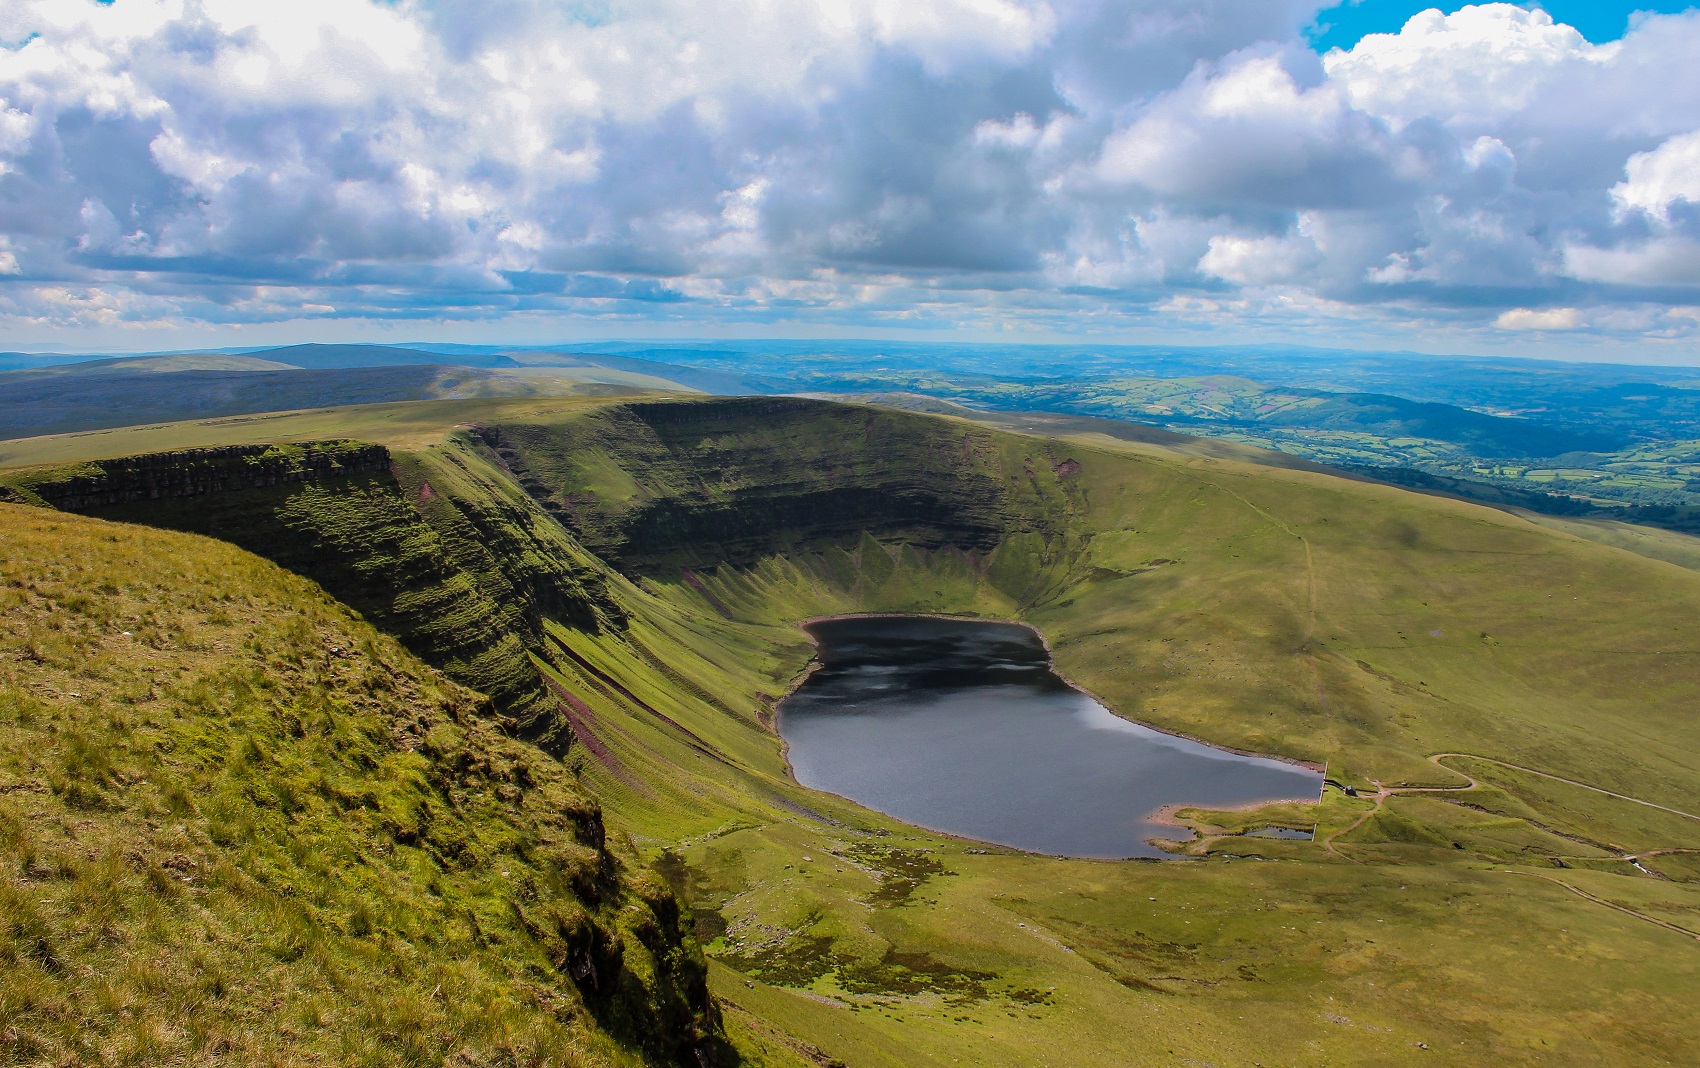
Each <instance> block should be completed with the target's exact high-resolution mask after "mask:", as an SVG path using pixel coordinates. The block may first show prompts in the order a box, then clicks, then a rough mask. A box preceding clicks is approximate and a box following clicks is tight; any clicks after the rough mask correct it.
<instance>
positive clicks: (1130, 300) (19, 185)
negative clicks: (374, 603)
mask: <svg viewBox="0 0 1700 1068" xmlns="http://www.w3.org/2000/svg"><path fill="white" fill-rule="evenodd" d="M1696 55H1700V11H1695V10H1691V9H1689V8H1687V6H1686V5H1681V4H1669V3H1665V4H1659V3H1641V4H1619V3H1610V2H1599V0H1547V2H1546V3H1545V4H1544V9H1543V7H1537V6H1535V5H1532V4H1531V5H1525V6H1517V5H1512V4H1504V3H1493V4H1482V5H1473V6H1457V5H1448V6H1444V7H1440V8H1424V7H1423V6H1422V5H1421V4H1417V3H1397V2H1392V0H1362V2H1360V3H1356V4H1352V3H1346V4H1339V5H1331V4H1328V3H1326V2H1323V0H716V2H715V3H712V4H704V3H701V2H700V0H392V2H375V0H291V2H290V3H287V4H276V3H256V2H254V0H111V2H106V3H99V2H95V0H0V348H49V347H57V348H64V349H77V348H83V349H105V350H111V351H116V350H144V349H151V350H161V349H167V348H171V347H191V346H202V347H204V346H212V345H221V344H229V345H238V344H241V345H258V344H265V343H270V342H294V341H309V340H319V341H346V340H407V341H429V340H443V341H485V342H491V343H515V344H518V343H540V342H547V341H555V340H572V339H590V338H599V337H684V336H693V337H759V336H785V337H817V336H818V337H832V336H843V337H893V338H896V337H905V338H930V339H935V340H939V339H949V338H958V339H965V340H992V339H996V340H1034V341H1047V340H1062V339H1070V340H1080V339H1098V340H1101V341H1102V342H1104V343H1115V342H1128V343H1151V342H1159V343H1189V344H1235V343H1242V342H1300V343H1306V344H1315V345H1331V346H1340V347H1352V348H1369V349H1415V350H1423V351H1432V352H1480V353H1488V354H1512V355H1541V356H1557V357H1567V358H1585V359H1610V360H1630V361H1634V362H1648V363H1653V362H1660V363H1685V364H1700V64H1697V63H1695V62H1694V59H1693V57H1694V56H1696Z"/></svg>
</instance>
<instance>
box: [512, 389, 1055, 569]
mask: <svg viewBox="0 0 1700 1068" xmlns="http://www.w3.org/2000/svg"><path fill="white" fill-rule="evenodd" d="M478 434H479V436H480V437H481V439H482V440H483V441H484V442H485V443H486V444H487V445H488V446H489V447H490V448H491V449H493V450H494V451H495V452H496V453H497V454H498V455H499V456H500V457H501V458H502V460H503V462H504V463H505V464H506V465H507V466H508V467H509V468H510V470H512V471H513V472H514V474H515V478H516V481H518V482H519V484H520V485H522V486H524V488H525V489H526V490H527V492H528V493H529V494H530V495H531V496H532V497H533V498H534V499H535V500H537V501H538V503H539V505H540V506H541V507H542V508H544V509H545V510H547V511H548V512H550V513H551V514H553V515H554V516H555V517H556V518H558V519H559V520H560V521H561V522H562V523H563V524H565V525H566V526H567V527H568V528H569V529H571V530H572V531H573V532H574V533H575V534H576V535H577V536H578V538H579V539H580V540H581V541H582V542H583V543H584V544H585V546H586V547H588V548H590V549H591V550H592V551H594V552H596V553H597V554H598V555H599V556H601V557H603V558H604V559H606V560H609V561H610V562H612V563H615V564H617V565H618V566H619V567H620V568H621V569H622V570H625V571H628V572H632V573H640V574H641V573H659V572H668V571H671V570H674V569H676V568H678V567H681V566H685V567H714V566H717V565H720V564H734V565H742V564H748V563H751V562H753V561H755V560H757V559H759V558H761V557H762V556H765V555H768V554H771V553H776V552H783V551H787V550H789V549H792V548H795V547H797V546H800V545H813V546H825V545H833V544H854V543H856V542H857V541H858V540H859V539H860V538H861V537H862V536H863V535H864V534H872V535H874V536H875V537H876V538H879V539H882V540H889V541H895V542H903V543H906V544H911V545H915V546H917V547H920V548H926V549H937V548H942V547H945V546H954V547H956V548H958V549H962V550H965V551H974V550H988V549H990V548H992V547H993V546H995V545H996V544H997V543H998V542H999V540H1000V539H1001V538H1003V537H1004V536H1005V535H1006V534H1007V533H1008V532H1009V531H1010V530H1011V529H1017V528H1019V527H1020V526H1021V523H1022V520H1021V519H1020V517H1019V516H1017V515H1015V514H1013V513H1012V511H1011V509H1010V507H1009V503H1010V502H1009V494H1008V492H1007V490H1006V488H1005V485H1004V483H1003V481H1002V478H1001V473H1000V469H999V467H998V464H997V463H996V449H995V448H994V447H993V445H992V444H991V435H989V434H988V433H986V432H985V431H982V430H979V429H978V428H971V427H958V426H956V425H953V424H949V423H945V422H943V421H940V420H936V419H923V418H918V417H915V416H911V415H906V414H904V413H898V412H890V411H884V410H878V409H872V408H861V407H852V406H848V405H842V404H832V403H828V402H824V401H812V400H803V399H798V398H790V397H739V398H731V399H724V400H718V399H717V400H704V401H685V402H656V403H640V404H627V405H618V406H611V407H609V408H605V409H598V410H596V411H594V412H591V413H588V414H587V415H586V416H584V417H583V418H581V419H579V420H576V421H575V422H573V423H572V424H569V425H566V426H561V425H548V426H528V425H504V426H500V427H482V428H479V430H478Z"/></svg>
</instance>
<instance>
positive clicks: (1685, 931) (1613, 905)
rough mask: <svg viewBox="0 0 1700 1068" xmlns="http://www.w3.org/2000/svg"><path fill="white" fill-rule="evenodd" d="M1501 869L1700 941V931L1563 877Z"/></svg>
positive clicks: (1506, 872)
mask: <svg viewBox="0 0 1700 1068" xmlns="http://www.w3.org/2000/svg"><path fill="white" fill-rule="evenodd" d="M1501 870H1502V872H1503V874H1505V875H1526V876H1528V877H1529V878H1531V879H1545V880H1546V881H1547V882H1549V883H1552V884H1553V885H1554V886H1562V887H1564V888H1565V889H1566V890H1568V891H1570V892H1571V893H1572V894H1575V895H1576V896H1577V897H1583V898H1587V899H1588V900H1589V901H1592V902H1593V903H1594V904H1596V905H1604V906H1605V907H1606V908H1608V909H1616V910H1617V911H1618V912H1621V913H1623V914H1625V915H1627V916H1633V917H1635V918H1636V919H1638V920H1646V921H1647V922H1648V923H1650V924H1653V925H1654V926H1657V927H1663V928H1664V929H1665V930H1667V931H1675V932H1676V933H1677V934H1679V935H1683V936H1685V937H1688V938H1692V939H1694V940H1695V941H1696V942H1700V932H1695V931H1690V930H1689V929H1688V928H1686V927H1678V926H1677V925H1676V924H1674V923H1666V922H1665V921H1664V920H1661V919H1658V918H1657V917H1655V916H1649V915H1647V914H1646V913H1645V912H1636V911H1635V910H1634V909H1632V908H1629V907H1627V906H1625V905H1619V904H1616V903H1615V902H1611V901H1607V900H1605V899H1604V898H1599V897H1595V896H1594V895H1593V894H1590V893H1588V891H1586V890H1582V889H1579V888H1577V887H1574V886H1571V885H1570V884H1569V883H1567V882H1565V881H1564V880H1562V879H1554V878H1553V877H1552V876H1550V875H1542V874H1540V873H1539V872H1533V871H1512V870H1511V869H1510V868H1504V869H1501Z"/></svg>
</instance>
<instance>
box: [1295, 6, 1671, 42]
mask: <svg viewBox="0 0 1700 1068" xmlns="http://www.w3.org/2000/svg"><path fill="white" fill-rule="evenodd" d="M1443 6H1445V5H1437V4H1425V3H1420V2H1416V0H1357V2H1356V3H1354V2H1352V0H1347V2H1346V3H1342V4H1338V5H1336V6H1334V7H1331V8H1328V9H1327V10H1325V11H1322V12H1321V13H1319V14H1318V15H1317V17H1316V21H1315V23H1313V24H1312V25H1311V26H1310V27H1307V28H1306V36H1307V37H1308V38H1309V39H1310V40H1311V41H1312V42H1313V43H1314V44H1315V45H1316V46H1317V47H1318V48H1319V49H1321V50H1323V51H1327V50H1328V49H1330V48H1351V47H1352V46H1353V45H1355V44H1357V43H1358V39H1359V38H1360V37H1362V36H1364V34H1366V33H1398V32H1399V29H1400V27H1402V26H1404V25H1405V20H1406V19H1409V18H1410V17H1411V16H1412V15H1415V14H1416V13H1417V12H1419V11H1423V10H1426V9H1428V8H1431V7H1443ZM1523 6H1525V7H1539V8H1541V9H1542V10H1544V11H1546V12H1547V14H1549V15H1551V16H1552V17H1553V18H1554V19H1555V20H1557V21H1559V22H1564V23H1568V24H1569V25H1571V26H1574V27H1576V29H1577V30H1578V31H1580V32H1581V34H1582V36H1583V37H1586V38H1587V39H1588V40H1589V41H1591V42H1593V43H1594V44H1604V43H1605V42H1607V41H1615V40H1617V39H1618V38H1620V37H1622V36H1623V34H1624V31H1625V30H1627V29H1628V28H1629V19H1630V16H1632V15H1633V14H1635V13H1636V12H1638V11H1650V12H1665V13H1674V12H1681V11H1686V10H1688V9H1689V8H1690V7H1692V6H1693V5H1692V4H1689V3H1685V2H1682V0H1677V2H1671V0H1664V2H1660V0H1642V2H1631V3H1620V2H1618V0H1541V2H1540V3H1538V4H1524V5H1523Z"/></svg>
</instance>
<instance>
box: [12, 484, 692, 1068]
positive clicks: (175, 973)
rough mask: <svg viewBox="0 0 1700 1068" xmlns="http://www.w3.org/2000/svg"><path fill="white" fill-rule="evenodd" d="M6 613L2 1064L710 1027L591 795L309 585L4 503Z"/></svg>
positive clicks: (249, 1058)
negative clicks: (587, 977)
mask: <svg viewBox="0 0 1700 1068" xmlns="http://www.w3.org/2000/svg"><path fill="white" fill-rule="evenodd" d="M0 621H3V622H0V1063H6V1064H72V1063H101V1064H135V1065H158V1064H168V1063H170V1064H179V1063H181V1064H188V1063H195V1064H211V1063H229V1064H245V1065H246V1064H277V1065H296V1064H302V1065H305V1064H338V1065H355V1064H362V1065H402V1064H425V1063H443V1062H445V1061H448V1060H453V1061H454V1063H457V1064H469V1065H472V1064H490V1065H498V1064H500V1065H522V1064H523V1065H542V1064H554V1065H580V1064H583V1065H605V1064H635V1063H639V1062H640V1061H643V1060H646V1059H653V1060H656V1061H666V1060H669V1059H670V1058H671V1057H672V1056H673V1052H672V1051H675V1050H677V1049H678V1048H679V1047H680V1046H681V1045H684V1044H688V1043H689V1042H691V1041H694V1040H696V1039H698V1038H701V1037H702V1036H701V1035H693V1033H692V1032H693V1030H694V1029H696V1028H700V1027H702V1026H704V1025H705V1024H706V1020H705V1018H704V1017H703V1016H702V1015H701V1013H702V1004H701V1000H700V995H693V993H692V989H693V984H695V985H696V986H697V987H698V988H699V989H700V981H701V980H700V971H701V967H702V965H701V962H700V957H698V956H696V955H695V954H696V951H695V950H694V948H692V947H690V946H689V945H688V944H686V943H683V942H681V941H680V939H679V936H678V934H677V932H676V931H674V930H673V927H672V925H673V924H674V922H675V920H674V918H673V917H674V912H673V910H672V905H671V901H672V899H671V897H670V896H669V895H668V893H667V889H666V886H665V884H664V883H662V882H661V881H660V880H659V879H657V878H656V877H654V876H652V875H644V874H642V873H641V871H640V872H638V874H636V875H632V874H622V864H621V862H620V861H619V860H618V858H616V857H615V856H613V855H612V854H610V853H609V852H607V850H606V849H605V847H604V843H603V830H602V822H601V815H600V813H599V811H598V809H597V807H596V805H595V802H594V800H593V799H592V798H590V797H589V796H588V795H587V794H586V793H585V792H584V791H583V790H582V789H580V787H579V786H578V785H577V784H576V783H575V782H574V781H573V780H572V778H571V776H570V775H569V774H568V773H567V771H566V770H565V769H564V768H562V767H561V765H560V764H559V763H558V762H556V761H555V760H553V759H552V758H550V757H548V756H547V755H546V754H543V753H541V752H539V751H538V750H536V749H535V748H533V747H531V746H528V745H525V744H523V743H520V742H516V741H514V740H512V739H510V738H508V737H507V736H505V735H504V734H502V733H501V732H500V731H498V730H497V729H496V728H495V726H494V720H493V718H492V717H491V712H490V709H489V707H488V700H487V699H485V698H483V697H481V696H479V695H477V694H474V693H472V692H470V691H467V690H464V689H462V688H460V687H458V686H456V685H454V684H453V683H451V682H449V681H448V680H446V679H445V678H443V677H442V676H441V675H440V674H438V673H436V672H434V671H432V670H431V669H429V668H427V667H425V666H424V665H423V664H421V663H420V662H419V661H418V660H417V659H416V658H415V657H414V656H413V655H412V654H410V653H408V652H407V651H406V650H405V649H403V648H402V647H401V646H400V645H399V644H398V643H397V642H396V641H395V640H394V639H392V638H389V637H387V636H384V635H381V634H379V633H377V632H376V631H374V630H373V629H372V628H371V627H370V626H369V625H367V624H364V623H362V622H360V621H358V620H357V619H356V618H355V617H353V616H352V615H351V614H350V612H349V611H348V610H347V609H345V608H344V607H342V606H341V605H339V604H337V603H336V602H334V601H332V600H331V599H330V598H328V597H327V596H326V595H325V594H324V593H323V592H322V591H321V590H320V589H319V588H318V587H316V586H314V585H312V584H311V583H309V582H306V581H304V580H302V579H300V578H298V577H296V576H294V575H290V574H288V573H286V572H284V571H282V570H281V569H279V568H277V567H275V566H274V565H272V564H269V563H267V562H265V561H262V560H259V559H257V558H255V557H253V556H250V555H248V554H247V553H244V552H241V551H239V550H236V549H234V548H232V547H230V546H228V545H225V544H222V543H220V542H215V541H211V540H209V539H205V538H200V537H193V536H187V535H181V534H175V533H168V532H162V531H155V530H149V529H146V528H140V527H127V526H122V525H119V524H113V523H106V522H101V521H97V520H92V519H85V518H80V517H76V516H68V515H62V514H58V513H53V512H48V511H45V510H42V509H37V508H26V507H20V506H16V505H0ZM581 943H582V944H581ZM587 953H588V954H589V955H588V956H585V954H587ZM575 954H577V955H578V956H576V957H575ZM617 954H619V955H623V966H615V965H614V963H613V962H614V961H615V955H617ZM580 957H582V958H583V959H591V958H592V957H594V958H595V962H596V963H597V964H598V965H599V966H600V967H601V968H602V969H603V972H602V976H603V983H604V985H603V987H602V989H601V990H600V991H599V992H592V993H588V994H581V992H580V989H579V986H578V984H575V983H574V981H573V980H572V979H571V978H570V972H571V970H572V967H573V965H572V962H573V961H574V960H576V959H579V958H580ZM693 977H695V978H693Z"/></svg>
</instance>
